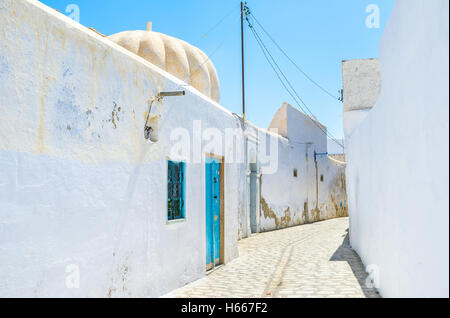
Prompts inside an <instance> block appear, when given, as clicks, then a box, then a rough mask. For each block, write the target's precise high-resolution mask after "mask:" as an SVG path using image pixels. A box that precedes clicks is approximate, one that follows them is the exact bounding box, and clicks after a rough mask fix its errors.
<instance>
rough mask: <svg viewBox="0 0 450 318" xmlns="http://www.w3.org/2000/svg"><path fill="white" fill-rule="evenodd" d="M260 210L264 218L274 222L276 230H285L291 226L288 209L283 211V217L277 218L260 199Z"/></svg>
mask: <svg viewBox="0 0 450 318" xmlns="http://www.w3.org/2000/svg"><path fill="white" fill-rule="evenodd" d="M261 210H262V211H263V212H264V218H266V219H272V220H274V221H275V226H276V228H277V229H281V228H287V227H289V226H290V225H291V221H292V217H291V208H290V207H288V208H286V210H284V212H283V213H284V215H283V216H282V217H281V218H278V216H277V215H276V213H275V212H274V211H273V210H272V209H271V208H270V207H269V205H268V204H267V202H266V200H265V199H264V198H263V197H261Z"/></svg>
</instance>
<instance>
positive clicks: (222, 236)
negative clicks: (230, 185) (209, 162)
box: [205, 152, 225, 271]
mask: <svg viewBox="0 0 450 318" xmlns="http://www.w3.org/2000/svg"><path fill="white" fill-rule="evenodd" d="M206 158H211V159H216V160H218V161H219V165H220V172H219V175H220V264H219V265H224V264H225V167H224V162H225V158H224V157H223V156H217V155H215V154H212V153H208V152H207V153H206ZM205 166H206V160H205ZM205 179H206V175H205ZM205 193H206V192H205ZM205 203H206V194H205ZM205 220H206V207H205ZM205 238H206V233H205ZM205 243H206V242H205ZM205 246H206V244H205ZM215 267H216V265H214V266H213V268H210V269H207V271H208V270H212V269H214V268H215Z"/></svg>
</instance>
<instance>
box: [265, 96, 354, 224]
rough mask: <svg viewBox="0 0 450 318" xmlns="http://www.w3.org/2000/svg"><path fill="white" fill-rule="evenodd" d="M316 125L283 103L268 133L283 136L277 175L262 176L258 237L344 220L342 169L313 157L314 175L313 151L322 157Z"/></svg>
mask: <svg viewBox="0 0 450 318" xmlns="http://www.w3.org/2000/svg"><path fill="white" fill-rule="evenodd" d="M315 123H316V124H314V123H313V122H312V121H311V119H310V118H308V117H307V115H305V114H304V113H303V112H301V111H299V110H298V109H296V108H294V107H292V106H291V105H289V104H287V103H284V104H283V106H282V107H281V108H280V109H279V110H278V111H277V113H276V115H275V118H274V120H273V121H272V123H271V125H270V128H272V129H273V128H276V129H278V131H279V132H281V133H282V134H284V135H285V136H284V137H280V138H278V170H277V171H276V172H275V173H265V172H264V171H262V177H261V213H260V230H261V231H270V230H275V229H280V228H286V227H290V226H295V225H301V224H305V223H310V222H315V221H320V220H326V219H329V218H334V217H340V216H347V195H346V186H345V165H344V164H342V163H339V162H336V161H334V160H332V159H329V158H328V156H326V155H323V156H318V157H317V169H318V173H317V175H316V166H315V163H314V151H316V152H317V153H325V152H327V136H326V135H325V133H324V132H323V131H326V127H325V126H323V125H322V124H320V123H319V122H318V121H315ZM318 126H319V127H320V128H319V127H318ZM260 151H261V150H260ZM261 155H262V154H261V153H259V156H261ZM294 169H297V177H294ZM321 175H323V181H321V180H320V176H321ZM316 186H317V188H316ZM305 203H307V209H305Z"/></svg>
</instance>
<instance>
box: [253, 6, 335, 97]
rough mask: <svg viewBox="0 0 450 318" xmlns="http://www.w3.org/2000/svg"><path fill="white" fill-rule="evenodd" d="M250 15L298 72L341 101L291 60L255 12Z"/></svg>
mask: <svg viewBox="0 0 450 318" xmlns="http://www.w3.org/2000/svg"><path fill="white" fill-rule="evenodd" d="M250 15H251V16H252V18H253V19H254V20H255V22H256V23H257V24H258V26H259V27H260V28H261V29H262V30H263V32H264V33H265V34H266V35H267V36H268V38H269V39H270V40H271V41H272V42H273V43H274V44H275V46H276V47H277V48H278V49H279V50H280V51H281V53H283V55H284V56H285V57H286V58H287V59H288V60H289V61H290V62H291V63H292V64H293V65H294V66H295V68H296V69H297V70H299V71H300V72H301V73H302V74H303V76H305V77H306V78H307V79H308V80H309V81H310V82H311V83H313V84H314V85H316V86H317V87H318V88H319V89H320V90H322V91H323V92H324V93H325V94H327V95H328V96H330V97H331V98H333V99H336V100H338V101H340V99H339V98H338V97H336V96H335V95H333V94H332V93H330V92H329V91H328V90H326V89H325V88H323V86H321V85H320V84H319V83H317V82H316V81H315V80H314V79H312V78H311V76H309V75H308V74H306V72H305V71H303V70H302V69H301V68H300V67H299V66H298V65H297V63H295V62H294V60H293V59H291V58H290V57H289V55H288V54H287V53H286V52H285V51H284V50H283V49H282V48H281V46H280V45H279V44H278V43H277V42H276V41H275V40H274V38H273V37H272V36H271V35H270V34H269V32H267V31H266V29H265V28H264V27H263V26H262V25H261V23H259V21H258V19H257V18H256V17H255V15H254V14H253V12H250Z"/></svg>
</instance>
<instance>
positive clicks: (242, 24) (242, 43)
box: [241, 1, 246, 126]
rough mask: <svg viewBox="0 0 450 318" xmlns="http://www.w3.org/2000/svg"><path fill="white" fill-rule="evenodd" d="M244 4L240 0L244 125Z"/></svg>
mask: <svg viewBox="0 0 450 318" xmlns="http://www.w3.org/2000/svg"><path fill="white" fill-rule="evenodd" d="M245 10H246V6H245V5H244V2H242V1H241V49H242V52H241V53H242V118H243V120H244V126H245V67H244V14H245Z"/></svg>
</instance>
